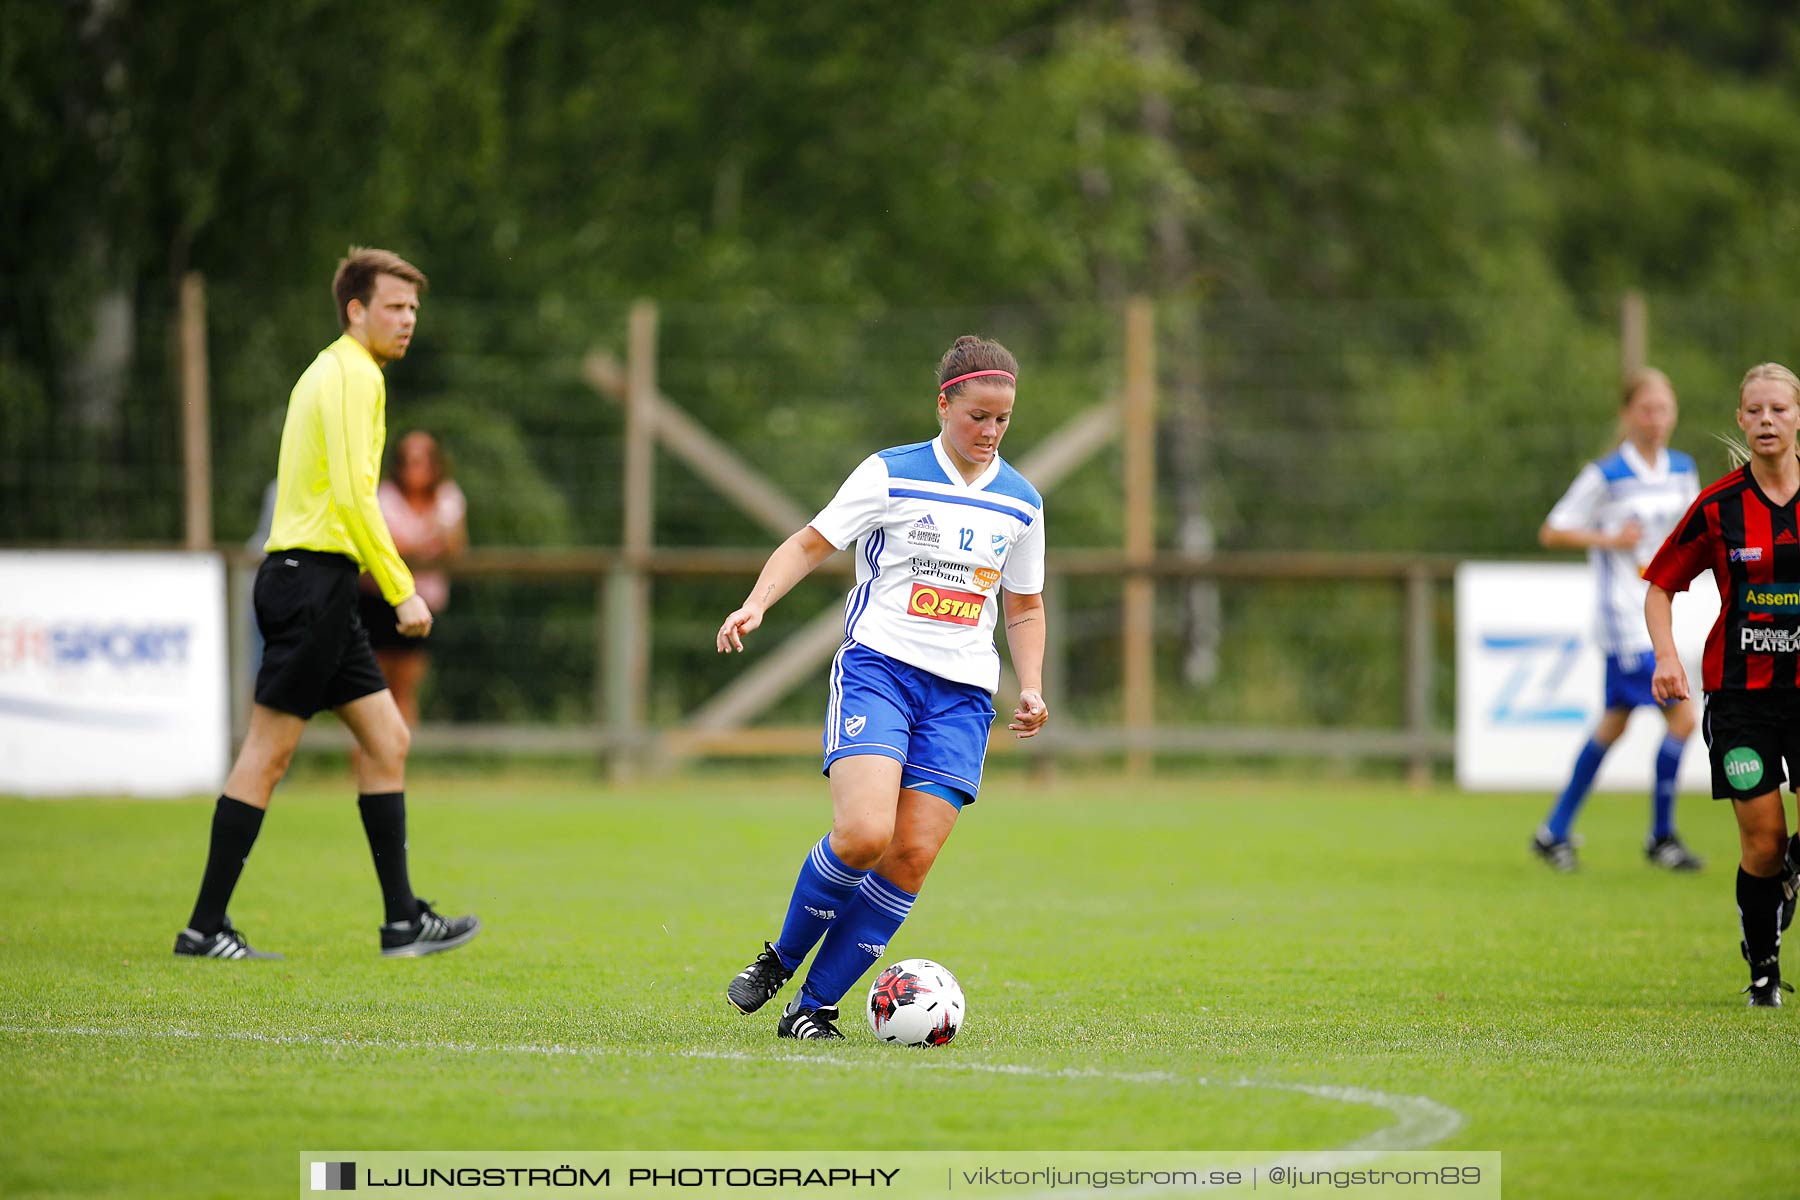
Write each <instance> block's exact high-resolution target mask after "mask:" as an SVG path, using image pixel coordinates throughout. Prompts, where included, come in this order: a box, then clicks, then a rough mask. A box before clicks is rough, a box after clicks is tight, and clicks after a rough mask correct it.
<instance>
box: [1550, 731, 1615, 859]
mask: <svg viewBox="0 0 1800 1200" xmlns="http://www.w3.org/2000/svg"><path fill="white" fill-rule="evenodd" d="M1607 749H1608V747H1606V746H1602V745H1601V744H1600V743H1599V742H1596V741H1595V740H1594V739H1593V738H1589V739H1588V741H1587V745H1585V746H1583V747H1582V748H1581V753H1580V754H1579V755H1577V756H1576V758H1575V770H1574V772H1573V773H1572V774H1570V776H1569V785H1568V786H1567V787H1565V788H1563V791H1562V795H1560V796H1558V797H1557V798H1556V807H1555V808H1553V809H1551V810H1550V815H1549V816H1548V817H1546V818H1545V819H1544V832H1546V833H1547V834H1549V835H1550V840H1551V841H1553V842H1563V841H1567V840H1568V838H1569V826H1571V825H1573V824H1574V823H1575V814H1576V813H1578V812H1580V811H1581V802H1582V801H1583V800H1586V799H1587V794H1588V789H1589V788H1591V787H1593V786H1594V776H1595V775H1597V774H1598V773H1599V771H1600V760H1601V759H1603V758H1605V757H1606V751H1607Z"/></svg>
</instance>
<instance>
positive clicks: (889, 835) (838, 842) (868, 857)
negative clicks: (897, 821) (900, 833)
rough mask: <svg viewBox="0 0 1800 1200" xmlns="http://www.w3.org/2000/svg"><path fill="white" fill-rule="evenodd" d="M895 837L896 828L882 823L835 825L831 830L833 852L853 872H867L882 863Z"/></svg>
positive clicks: (867, 822) (862, 822)
mask: <svg viewBox="0 0 1800 1200" xmlns="http://www.w3.org/2000/svg"><path fill="white" fill-rule="evenodd" d="M893 836H894V827H893V826H892V825H891V824H884V823H882V822H880V821H858V822H852V823H846V824H843V825H834V826H833V827H832V830H831V852H832V853H833V854H835V855H837V856H838V861H839V862H842V863H843V864H844V865H845V866H846V867H849V868H850V869H851V870H852V871H866V870H868V869H869V868H870V867H872V866H874V865H875V864H876V863H878V862H880V861H881V856H882V855H883V854H885V853H887V848H888V843H889V842H890V841H891V840H892V839H893Z"/></svg>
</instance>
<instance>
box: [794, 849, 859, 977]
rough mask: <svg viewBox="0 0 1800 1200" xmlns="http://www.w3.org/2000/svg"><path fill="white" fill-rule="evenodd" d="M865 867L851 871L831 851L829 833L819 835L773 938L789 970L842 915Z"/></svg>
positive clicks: (796, 965) (804, 956)
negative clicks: (777, 931) (820, 836)
mask: <svg viewBox="0 0 1800 1200" xmlns="http://www.w3.org/2000/svg"><path fill="white" fill-rule="evenodd" d="M867 874H868V872H867V871H853V870H851V869H850V868H849V867H846V866H845V865H844V864H843V862H842V860H840V859H839V858H838V856H837V855H835V854H833V853H832V852H831V835H830V834H826V835H825V836H824V837H822V838H820V839H819V843H818V845H816V846H814V847H813V848H812V849H811V850H809V851H808V852H807V855H806V861H805V862H803V863H801V864H800V878H798V879H796V880H795V881H794V894H793V896H792V897H791V898H790V899H789V900H788V911H787V919H786V920H785V921H783V922H782V923H781V936H780V937H779V938H777V939H775V953H777V954H779V955H780V956H781V965H782V966H784V967H786V968H787V969H788V970H790V971H791V970H793V969H794V968H795V967H798V966H799V965H800V964H801V962H803V961H804V960H805V958H806V955H807V952H808V951H810V950H811V949H812V948H813V947H814V946H815V945H817V944H818V941H819V939H820V938H821V937H823V936H824V935H825V931H826V930H827V929H828V928H830V927H831V923H832V922H833V921H835V920H837V919H838V917H840V916H841V915H843V912H844V909H845V907H846V906H848V905H849V903H850V900H851V898H852V897H853V896H855V895H856V885H857V884H859V883H861V882H862V881H863V876H865V875H867Z"/></svg>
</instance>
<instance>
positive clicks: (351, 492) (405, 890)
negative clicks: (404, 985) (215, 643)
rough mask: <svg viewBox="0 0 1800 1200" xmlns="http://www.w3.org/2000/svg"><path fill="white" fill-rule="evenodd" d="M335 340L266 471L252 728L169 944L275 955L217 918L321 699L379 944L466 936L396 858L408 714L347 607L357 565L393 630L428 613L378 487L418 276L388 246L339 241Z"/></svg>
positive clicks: (422, 946) (234, 954) (313, 371)
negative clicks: (351, 797) (346, 250)
mask: <svg viewBox="0 0 1800 1200" xmlns="http://www.w3.org/2000/svg"><path fill="white" fill-rule="evenodd" d="M331 288H332V294H333V296H334V298H335V299H336V301H337V311H338V320H339V321H340V322H341V323H342V325H343V328H344V335H343V336H342V337H340V338H339V339H338V340H337V341H335V342H333V343H332V344H331V345H329V346H327V347H326V348H325V349H324V350H322V351H320V352H319V356H318V357H317V358H316V359H314V360H313V363H312V365H311V366H310V367H308V368H307V369H306V372H305V373H304V374H303V375H301V376H300V381H299V382H298V383H296V384H295V385H294V391H293V394H292V395H291V396H290V397H289V398H288V410H287V422H286V424H285V425H284V426H283V427H282V430H281V459H280V465H279V467H278V469H277V472H276V499H275V520H274V524H273V526H272V527H271V529H270V533H269V540H268V543H267V544H266V545H265V546H264V549H265V550H266V551H268V557H267V558H266V559H264V560H263V564H262V567H261V569H260V570H259V571H258V572H257V574H256V589H255V595H254V598H255V604H256V624H257V627H258V628H259V629H260V630H261V631H262V635H263V640H264V644H265V648H264V650H263V659H262V667H261V669H260V670H259V671H258V672H257V675H256V706H255V708H254V709H253V710H252V711H251V714H250V731H249V734H248V735H247V736H246V737H245V739H244V745H243V749H241V750H239V751H238V757H237V762H236V763H235V764H234V765H233V766H232V768H231V774H230V775H229V776H228V777H227V778H226V780H225V792H224V794H223V795H221V796H220V797H219V801H218V804H217V806H216V807H215V809H214V812H213V822H212V846H211V850H210V851H209V852H208V854H207V859H206V872H205V874H204V875H203V876H202V877H201V880H200V896H199V899H198V900H196V901H195V903H194V912H193V915H192V916H191V917H190V918H189V919H188V927H187V928H186V929H183V930H182V931H181V932H180V933H178V934H176V935H175V953H176V954H178V955H191V956H194V957H199V958H222V959H245V958H279V957H281V956H280V955H278V954H268V953H264V952H262V951H259V950H253V949H251V947H250V944H249V943H248V942H246V941H245V940H244V938H243V935H242V934H240V933H239V932H238V931H237V930H235V929H233V928H232V925H231V920H230V918H229V917H227V916H226V915H225V909H226V906H227V905H228V904H229V903H230V900H231V893H232V890H233V889H234V888H235V887H236V886H237V881H238V876H239V874H240V873H241V872H242V871H243V868H244V860H245V859H246V858H247V857H248V856H249V854H250V848H251V846H252V845H254V844H255V842H256V835H257V832H258V831H259V830H260V829H261V828H262V819H263V813H264V812H265V811H266V810H267V809H268V807H269V796H270V794H271V793H272V792H273V791H274V790H275V785H276V784H277V783H279V782H281V777H282V775H283V774H284V773H286V771H287V767H288V762H289V761H290V760H291V759H292V758H293V755H294V748H295V747H296V746H298V745H299V744H300V734H301V732H302V731H303V730H304V729H305V728H306V722H307V719H308V718H310V717H311V716H312V715H313V714H314V713H316V712H318V711H319V710H321V709H326V708H329V709H331V710H332V711H333V712H335V713H336V714H337V715H338V719H339V720H341V721H343V723H344V724H345V725H346V726H347V727H348V728H349V730H350V732H351V733H352V734H354V735H355V736H356V742H357V745H358V746H360V747H361V748H362V755H361V757H360V759H359V761H358V763H357V771H356V775H357V778H356V784H357V790H358V792H359V793H361V794H360V796H359V798H358V807H360V808H361V810H362V820H363V829H364V830H365V831H366V832H367V833H368V835H369V850H370V852H371V853H372V854H373V855H374V857H375V873H376V875H377V876H378V877H379V878H380V880H381V893H382V899H383V902H384V903H385V905H386V908H387V916H386V923H385V924H384V925H382V927H381V953H382V954H383V955H385V956H387V957H390V958H407V957H413V956H416V955H420V954H432V953H435V952H436V951H439V950H449V949H453V948H454V947H457V946H460V945H462V944H463V943H465V942H467V941H468V940H469V939H470V938H472V937H474V936H475V934H476V932H477V931H478V930H479V929H480V928H481V922H480V921H478V920H476V919H475V918H474V917H472V916H467V917H442V916H439V915H438V914H437V913H435V912H433V911H432V910H431V906H430V905H429V904H427V903H426V902H425V901H422V900H420V899H418V898H417V897H415V896H414V895H413V890H412V883H411V880H410V878H409V876H408V873H407V866H406V794H405V789H406V752H407V748H408V746H409V745H410V743H411V741H412V735H411V733H410V732H409V731H408V730H407V727H406V722H405V720H403V719H402V718H401V716H400V710H399V708H398V707H396V706H395V704H394V697H393V695H392V694H391V693H390V692H389V691H388V689H387V681H386V680H384V679H383V678H382V676H381V668H380V667H379V666H377V665H376V662H375V655H374V652H373V651H372V650H371V649H370V648H369V637H368V634H367V633H366V632H365V631H364V629H363V625H362V619H361V618H360V617H359V616H358V615H357V601H356V593H357V587H356V578H357V575H358V573H359V571H360V570H367V571H368V572H369V573H370V574H371V575H373V576H374V578H375V581H376V583H377V584H379V585H380V587H381V594H382V595H383V596H384V597H385V598H386V599H387V601H388V603H390V604H392V605H393V606H394V610H395V613H394V615H395V620H396V623H397V624H398V625H399V627H400V632H401V633H403V634H405V635H406V636H408V637H425V636H427V635H428V634H430V632H431V610H430V609H429V608H428V607H426V604H425V601H424V600H422V599H420V598H419V596H418V594H417V593H416V592H415V591H414V590H413V580H412V573H411V572H410V571H408V570H407V569H406V564H405V563H404V562H402V561H401V560H400V554H399V552H398V551H397V550H395V549H394V539H393V538H392V537H391V536H389V534H388V529H387V522H386V521H384V520H383V519H382V516H381V506H380V505H379V504H378V503H377V502H376V498H375V489H376V485H377V483H378V482H379V479H380V473H381V450H382V444H383V442H385V441H386V439H387V384H386V381H385V380H384V379H383V377H382V374H381V369H382V368H383V367H384V366H386V365H387V364H388V363H390V362H393V361H394V360H395V359H397V358H404V357H405V356H406V348H407V346H408V344H409V343H410V342H411V341H412V335H413V328H414V326H415V325H416V324H417V322H418V315H419V293H420V292H421V291H422V290H424V288H425V276H424V274H423V273H422V272H420V270H419V269H418V268H417V267H415V266H413V265H412V264H411V263H409V262H407V261H406V260H405V259H403V258H401V257H400V256H399V255H397V254H393V253H390V252H389V251H386V250H372V249H362V248H357V249H352V250H351V252H350V255H349V257H347V258H345V259H344V260H343V261H342V262H340V263H339V264H338V268H337V275H336V276H335V277H334V278H333V279H332V284H331Z"/></svg>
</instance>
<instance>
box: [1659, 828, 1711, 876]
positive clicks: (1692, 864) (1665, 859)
mask: <svg viewBox="0 0 1800 1200" xmlns="http://www.w3.org/2000/svg"><path fill="white" fill-rule="evenodd" d="M1644 857H1645V858H1647V859H1649V860H1650V865H1651V866H1653V867H1661V868H1662V869H1663V870H1665V871H1698V870H1699V869H1700V868H1701V867H1704V866H1705V865H1706V860H1705V859H1703V858H1701V857H1699V856H1698V855H1696V854H1694V853H1693V852H1692V851H1691V850H1689V849H1688V848H1687V847H1686V846H1684V845H1682V844H1681V839H1680V838H1678V837H1676V836H1675V835H1674V834H1670V835H1669V836H1668V837H1665V838H1651V839H1649V840H1647V841H1645V843H1644Z"/></svg>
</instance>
